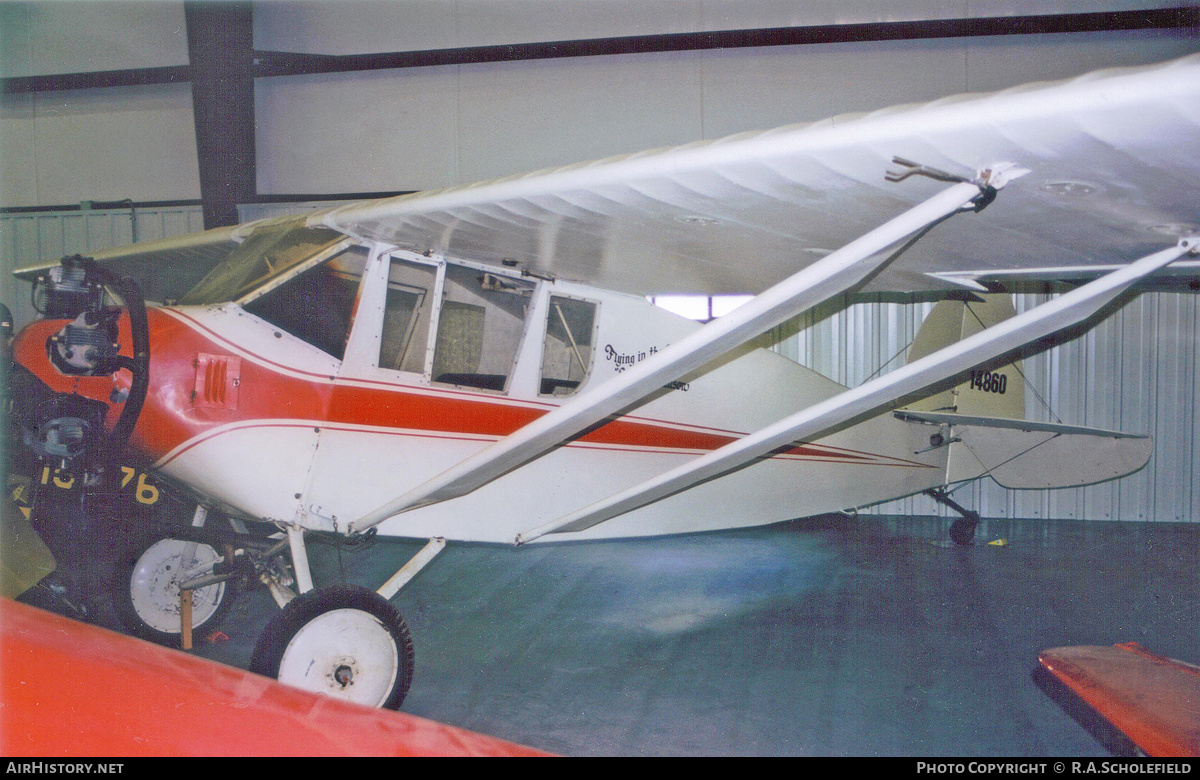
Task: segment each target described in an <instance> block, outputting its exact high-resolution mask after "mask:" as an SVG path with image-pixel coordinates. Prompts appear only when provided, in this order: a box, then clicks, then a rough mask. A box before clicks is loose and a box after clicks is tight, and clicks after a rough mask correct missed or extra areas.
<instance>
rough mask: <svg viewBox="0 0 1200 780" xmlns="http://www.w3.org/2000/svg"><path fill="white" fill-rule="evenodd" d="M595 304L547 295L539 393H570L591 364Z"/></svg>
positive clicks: (561, 394)
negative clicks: (547, 304)
mask: <svg viewBox="0 0 1200 780" xmlns="http://www.w3.org/2000/svg"><path fill="white" fill-rule="evenodd" d="M595 325H596V304H594V303H591V302H590V301H581V300H579V299H577V298H564V297H562V296H558V295H552V296H550V312H549V315H548V318H547V319H546V339H545V341H544V342H543V345H542V384H541V393H542V395H555V396H563V395H571V394H573V393H574V392H575V391H576V390H577V389H578V388H579V385H580V383H582V382H583V380H584V378H585V377H587V375H588V370H589V369H590V368H591V365H592V334H593V332H594V331H595Z"/></svg>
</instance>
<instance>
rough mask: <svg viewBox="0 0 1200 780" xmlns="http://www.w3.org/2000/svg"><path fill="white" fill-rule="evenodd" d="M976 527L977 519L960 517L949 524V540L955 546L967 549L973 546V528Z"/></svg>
mask: <svg viewBox="0 0 1200 780" xmlns="http://www.w3.org/2000/svg"><path fill="white" fill-rule="evenodd" d="M978 525H979V518H978V517H960V518H959V519H957V520H955V521H954V522H953V523H951V524H950V538H951V539H952V540H953V541H954V543H955V544H957V545H960V546H962V547H969V546H970V545H973V544H975V528H976V526H978Z"/></svg>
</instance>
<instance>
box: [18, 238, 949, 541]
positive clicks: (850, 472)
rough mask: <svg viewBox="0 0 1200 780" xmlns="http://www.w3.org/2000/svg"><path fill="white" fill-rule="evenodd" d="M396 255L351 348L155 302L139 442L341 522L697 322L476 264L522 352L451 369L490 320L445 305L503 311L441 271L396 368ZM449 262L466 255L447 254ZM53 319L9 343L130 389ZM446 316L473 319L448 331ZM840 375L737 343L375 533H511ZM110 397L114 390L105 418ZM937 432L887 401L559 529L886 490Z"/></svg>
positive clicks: (263, 513)
mask: <svg viewBox="0 0 1200 780" xmlns="http://www.w3.org/2000/svg"><path fill="white" fill-rule="evenodd" d="M396 262H398V261H397V260H396V259H395V258H390V259H389V257H387V256H386V255H385V254H382V253H377V252H376V253H372V254H371V259H370V261H369V262H366V263H365V264H364V270H363V281H362V283H361V288H360V291H359V292H358V295H357V299H356V300H355V303H354V310H353V318H352V326H350V327H349V328H348V333H347V334H346V336H345V340H344V349H343V350H342V356H341V359H340V360H339V359H337V358H336V357H334V356H333V355H331V354H329V352H328V351H327V350H326V349H322V348H319V347H318V346H315V345H314V344H313V343H311V342H313V341H315V340H317V338H316V337H313V336H312V335H311V334H308V335H306V336H305V338H301V337H298V336H296V335H294V334H293V333H291V332H288V330H287V329H285V328H283V327H280V326H279V325H277V324H275V323H272V322H269V321H267V320H266V319H264V318H263V317H260V316H257V315H256V314H253V313H251V311H249V310H248V309H252V308H254V307H253V306H243V305H239V304H238V303H221V304H212V305H199V306H171V307H162V308H153V309H151V310H150V312H149V326H150V339H151V370H150V375H151V383H150V390H149V394H148V397H147V399H146V402H145V404H144V407H143V410H142V412H141V415H140V417H139V420H138V424H137V426H136V428H135V429H134V433H133V436H132V438H131V445H132V446H133V447H134V448H136V449H137V450H138V451H140V452H141V453H142V454H143V455H145V456H146V457H147V458H148V460H149V461H151V462H152V463H153V465H154V467H155V468H156V469H158V470H160V471H161V472H162V473H164V474H166V475H167V476H169V477H171V478H174V479H177V480H179V481H181V482H183V483H185V484H186V485H188V486H189V487H190V488H192V489H193V490H195V491H196V492H198V493H199V494H201V495H202V496H204V497H206V498H207V499H208V500H209V501H211V502H212V503H214V504H217V505H219V506H221V507H223V508H224V509H226V510H227V511H231V512H234V513H236V514H237V515H240V516H243V517H246V518H249V519H254V520H266V521H279V522H287V523H292V522H294V523H298V524H300V525H301V526H303V527H306V528H312V529H318V530H326V531H345V530H346V529H347V526H348V525H349V524H350V523H351V522H352V521H353V520H355V519H356V518H358V517H361V516H362V515H364V514H366V513H368V512H370V511H371V510H373V509H375V508H376V507H378V506H380V505H381V504H384V503H385V502H387V501H389V500H390V499H392V498H393V497H395V496H397V495H399V494H401V493H403V492H404V491H406V490H407V489H409V488H411V487H414V486H416V485H418V484H420V483H422V482H424V481H425V480H427V479H429V478H432V477H434V476H436V475H438V474H439V473H441V472H442V471H444V470H446V469H448V468H450V467H451V466H453V465H455V464H456V463H458V462H460V461H461V460H462V459H464V458H466V457H468V456H469V455H471V454H473V453H475V452H477V451H479V450H480V449H481V448H483V447H486V446H487V445H488V444H490V443H492V442H494V441H497V440H498V439H500V438H502V437H504V436H506V435H508V434H510V433H512V432H514V431H516V430H517V429H519V428H520V427H521V426H523V425H525V424H526V423H528V422H530V421H532V420H534V419H536V418H537V417H539V416H541V415H542V414H545V413H546V412H547V411H549V410H550V409H552V408H554V407H555V406H557V405H559V404H562V403H569V402H570V400H571V398H572V397H573V396H574V395H575V394H578V393H583V392H586V390H587V389H588V388H589V387H592V386H594V385H595V384H597V383H600V382H603V381H605V380H606V379H608V378H611V377H613V376H616V375H617V374H618V373H619V372H621V371H624V370H626V369H628V368H629V367H630V366H632V365H635V364H636V363H638V362H641V361H643V360H646V359H649V358H650V357H652V356H653V355H654V354H655V353H656V352H657V351H658V350H661V349H662V348H664V347H665V346H667V345H668V344H670V343H672V341H674V340H677V339H679V338H681V337H682V336H683V335H685V334H686V333H688V332H690V331H691V330H692V329H694V328H697V327H700V326H699V325H698V324H697V323H695V322H692V321H690V320H686V319H684V318H681V317H678V316H676V315H674V314H671V313H669V312H667V311H665V310H663V309H660V308H657V307H655V306H653V305H651V304H650V303H649V302H647V301H645V300H644V299H641V298H637V297H634V296H628V295H623V294H619V293H613V292H608V291H603V290H597V289H595V288H590V287H585V286H582V285H575V284H571V283H567V282H562V281H538V282H536V283H534V282H530V281H528V280H521V279H520V278H519V277H518V276H517V275H515V274H514V275H513V277H512V280H511V281H512V284H513V285H515V287H513V288H506V287H505V285H507V284H509V282H508V280H507V278H506V277H504V275H503V274H500V275H496V274H495V273H494V272H493V271H489V272H488V273H487V274H484V275H482V276H481V275H480V274H478V273H476V271H475V270H474V269H466V271H465V275H464V277H463V278H465V279H469V280H470V285H474V283H475V279H476V278H479V279H481V280H482V284H483V285H484V289H487V290H490V291H491V293H492V295H493V297H496V296H497V295H501V296H503V295H510V296H514V298H513V300H514V301H516V302H517V303H518V304H519V305H516V306H514V307H510V308H515V309H517V310H519V311H520V314H521V316H520V317H519V318H518V319H519V320H520V321H519V322H515V324H510V325H508V326H504V327H500V329H501V330H504V328H505V327H507V328H508V330H510V331H512V333H513V334H515V335H514V336H513V337H512V339H511V341H513V342H514V347H513V349H515V356H514V357H513V358H512V359H511V363H509V362H506V361H507V358H505V359H503V360H501V361H500V362H499V363H497V364H496V365H498V366H500V368H492V369H490V371H491V372H492V373H488V372H478V371H476V372H468V371H457V370H449V371H446V370H442V369H446V368H450V369H455V368H461V367H462V366H463V365H466V363H462V360H463V358H461V357H459V358H455V359H457V360H458V361H459V363H460V365H454V364H453V363H454V360H455V359H452V357H445V355H447V354H449V353H450V352H451V351H452V350H457V351H458V352H459V353H463V352H469V353H471V357H470V365H471V367H475V366H476V365H478V364H481V363H486V360H487V358H486V354H484V356H483V357H480V354H481V353H486V351H487V350H488V349H489V348H491V347H492V346H494V345H491V344H489V343H488V342H487V341H486V339H488V338H490V335H485V336H480V337H478V338H475V341H474V342H472V339H473V338H474V337H472V336H471V334H470V333H469V330H470V327H469V325H468V324H456V323H455V322H454V321H452V320H451V317H450V315H451V313H454V312H455V311H457V312H458V314H456V315H455V316H459V318H460V319H463V322H464V323H465V322H466V319H465V318H464V317H465V316H466V315H462V314H461V312H467V315H470V316H475V315H476V314H478V316H479V317H481V318H483V317H490V316H492V315H491V314H490V313H484V314H479V311H476V310H475V309H472V308H471V306H470V305H468V304H466V303H462V304H457V306H453V305H452V304H453V303H454V300H453V299H454V298H455V296H454V294H452V293H451V292H449V291H448V285H447V287H446V288H443V289H442V290H441V298H442V301H441V310H440V311H438V310H437V309H438V307H436V306H429V308H432V309H434V310H435V311H434V312H432V316H433V317H434V318H435V319H434V323H435V324H434V325H428V326H427V327H426V331H427V333H428V334H429V335H428V336H427V338H428V343H429V347H428V349H427V350H425V347H424V345H423V344H420V345H418V346H419V347H420V349H410V350H409V351H410V352H411V353H412V354H414V355H416V358H415V359H414V360H410V361H408V364H407V365H404V366H402V368H408V369H414V368H415V369H417V370H400V369H399V368H398V369H392V368H388V367H387V366H386V363H385V359H386V355H387V353H388V350H387V347H386V342H387V336H386V333H387V329H388V327H394V325H395V322H394V320H395V319H396V317H392V320H389V316H391V315H389V314H388V312H389V309H388V306H389V305H391V304H389V303H387V302H386V300H385V299H387V295H388V292H387V290H389V289H391V290H393V291H394V290H397V289H401V287H402V286H403V285H400V284H399V283H398V282H394V281H393V282H388V279H396V278H398V277H397V274H396V270H395V263H396ZM389 263H391V264H392V266H391V267H392V271H391V272H390V273H391V276H390V277H389V275H388V274H389ZM445 267H446V266H445V264H443V266H440V267H439V268H438V273H439V274H443V275H444V274H445V271H444V270H442V269H443V268H445ZM449 268H451V269H452V270H451V272H450V273H451V274H452V275H453V274H454V273H458V271H455V270H454V269H456V268H457V266H454V265H453V264H450V265H449ZM461 270H463V269H459V271H461ZM373 282H375V283H373ZM438 284H439V286H441V285H442V284H443V282H442V281H439V283H438ZM489 285H490V287H489ZM502 288H503V289H502ZM405 289H407V288H405ZM497 290H501V292H499V293H497V292H496V291H497ZM430 297H431V298H434V299H435V300H436V298H435V297H434V296H430ZM388 300H390V299H388ZM422 300H424V299H422ZM500 300H501V303H504V302H505V300H504V299H503V298H501V299H500ZM447 302H450V303H447ZM428 303H429V304H432V301H429V302H428ZM568 307H574V308H573V309H569V308H568ZM418 308H419V307H418ZM482 308H483V307H482V306H480V307H479V309H480V310H482ZM407 311H408V310H405V312H406V313H405V315H404V316H410V315H409V314H408V313H407ZM439 315H440V326H438V325H437V323H438V322H439V320H438V318H439ZM272 316H273V315H272ZM411 316H412V318H413V319H414V320H416V318H417V315H416V314H413V315H411ZM276 319H278V318H276ZM572 319H573V320H574V327H572ZM123 322H124V321H123ZM389 322H390V323H391V325H389ZM62 325H63V322H62V321H55V320H44V321H41V322H38V323H35V324H34V325H32V326H30V327H29V328H27V329H26V330H25V331H24V332H23V333H22V334H21V335H20V336H19V338H18V339H17V341H16V343H15V357H16V359H17V361H18V362H19V363H20V364H22V365H23V366H25V368H27V369H29V370H31V371H33V372H34V373H35V374H36V375H38V376H39V377H40V378H41V379H42V381H43V382H45V383H46V384H47V385H49V386H50V387H51V389H53V390H55V391H57V392H63V393H78V394H81V395H84V396H87V397H91V398H95V399H97V400H103V401H109V400H111V398H112V397H113V385H114V383H115V384H116V385H118V386H119V387H118V390H119V389H120V388H121V387H127V386H128V379H127V377H126V375H125V374H124V372H121V373H118V374H117V375H116V377H117V378H116V379H110V378H108V377H94V378H92V377H87V378H79V377H69V376H65V375H63V374H60V373H59V372H58V371H57V370H56V369H55V368H54V366H53V365H51V364H50V362H49V361H48V360H47V358H46V347H45V344H46V340H47V338H48V337H49V336H51V335H52V334H53V333H54V332H56V331H57V330H58V329H60V328H61V327H62ZM122 327H123V328H124V327H126V326H125V325H124V324H123V326H122ZM455 327H459V328H460V329H462V330H463V333H464V334H465V335H458V336H456V335H454V333H453V329H454V328H455ZM492 327H493V324H492V323H490V322H489V323H488V328H492ZM589 328H590V332H584V331H586V330H588V329H589ZM381 331H383V332H384V334H385V335H384V338H383V341H384V342H385V346H384V347H383V348H382V350H381V347H380V341H381V336H380V333H381ZM435 331H436V337H435V336H434V335H433V333H434V332H435ZM574 331H580V332H574ZM447 333H450V335H447ZM302 335H304V334H302ZM419 335H420V334H418V336H419ZM556 336H557V338H556ZM122 338H124V336H123V337H122ZM406 338H407V339H408V341H412V340H413V339H414V336H413V334H412V333H409V334H408V335H407V336H406ZM455 339H457V341H455ZM559 342H561V343H559ZM464 345H465V346H464ZM422 350H425V351H426V352H427V353H428V354H425V355H423V356H422V355H421V351H422ZM397 361H398V362H397V363H396V365H398V366H399V365H400V363H401V362H403V361H400V358H399V357H398V358H397ZM381 364H383V365H381ZM842 389H844V388H842V387H841V386H840V385H838V384H836V383H835V382H832V381H831V380H829V379H827V378H825V377H822V376H820V375H819V374H816V373H815V372H813V371H810V370H808V369H806V368H804V367H802V366H800V365H798V364H796V363H794V362H792V361H790V360H788V359H786V358H784V357H782V356H780V355H778V354H775V353H772V352H769V351H767V350H763V349H754V348H746V349H742V350H740V351H738V352H737V353H735V354H734V355H731V356H727V357H726V358H724V359H722V360H720V361H717V362H716V363H714V364H712V365H710V366H706V367H705V368H704V369H702V370H700V371H698V372H695V374H694V375H692V376H687V377H683V378H682V379H681V380H680V381H678V382H672V383H670V384H669V385H668V386H667V387H664V388H663V390H662V391H661V392H660V393H659V394H658V395H657V396H656V397H654V398H652V399H651V400H649V401H648V402H647V403H645V404H642V405H640V406H639V407H637V408H635V409H632V410H629V411H628V413H626V414H624V415H623V416H620V417H618V418H616V419H613V420H611V421H609V422H607V423H605V424H602V425H600V426H597V427H594V428H592V429H591V430H589V431H587V432H586V433H584V434H583V435H581V436H579V437H577V438H575V439H573V440H571V441H569V442H567V443H565V444H564V445H563V446H561V447H558V448H557V449H556V450H554V451H553V452H551V453H549V454H547V455H546V456H544V457H542V458H540V459H538V460H535V461H533V462H532V463H529V464H527V465H523V466H522V467H520V468H518V469H516V470H514V471H513V472H511V473H509V474H507V475H506V476H503V477H501V478H499V479H497V480H495V481H493V482H491V483H490V484H488V485H485V486H484V487H483V488H480V489H479V490H477V491H475V492H474V493H472V494H470V495H467V496H463V497H461V498H457V499H454V500H450V501H446V502H442V503H439V504H433V505H431V506H426V507H422V508H419V509H414V510H411V511H408V512H405V513H403V514H400V515H397V516H395V517H393V518H391V519H390V520H387V521H385V522H384V523H383V524H382V525H381V526H380V527H379V531H380V533H382V534H385V535H395V536H404V537H414V538H428V537H432V536H441V537H445V538H448V539H461V540H468V541H480V542H511V541H512V540H513V539H514V538H515V537H516V536H517V535H518V534H520V533H521V532H523V531H527V530H529V529H530V528H532V527H535V526H537V525H539V524H541V523H544V522H549V521H552V520H554V519H556V518H557V517H560V516H562V515H564V514H566V513H568V512H571V511H574V510H577V509H579V508H581V507H584V506H587V505H588V504H590V503H592V502H593V501H597V500H600V499H602V498H605V497H606V496H608V495H610V494H612V493H614V492H616V491H619V490H621V489H624V488H626V487H629V486H630V485H633V484H637V483H638V482H640V481H642V480H644V479H646V478H647V477H650V476H653V475H655V474H658V473H661V472H663V471H666V470H667V469H669V468H672V467H674V466H676V465H678V464H680V463H682V462H684V461H686V460H688V459H691V458H694V457H696V456H698V455H702V454H704V453H706V452H709V451H711V450H713V449H716V448H718V447H720V446H722V445H724V444H727V443H729V442H730V441H733V440H734V439H736V438H738V437H740V436H743V435H745V434H746V433H747V432H750V431H754V430H756V429H758V428H761V427H763V426H765V425H767V424H770V423H771V422H773V421H775V420H777V419H779V418H781V417H783V416H785V415H786V414H789V413H791V412H793V411H795V410H797V409H800V408H804V407H806V406H808V405H810V404H812V403H815V402H818V401H821V400H824V399H825V398H828V397H830V396H832V395H835V394H836V393H838V392H839V391H841V390H842ZM119 407H120V404H114V405H113V408H112V410H111V412H110V421H109V422H110V424H111V422H112V419H113V418H114V417H115V415H116V414H117V412H118V411H119ZM927 448H928V440H927V431H926V430H925V429H924V428H923V427H922V426H913V425H911V424H907V423H903V422H900V421H898V420H896V419H894V418H893V417H892V416H891V415H890V414H888V415H882V416H879V417H875V418H872V419H870V420H868V421H866V422H863V423H860V424H857V425H855V426H853V427H850V428H846V429H844V430H842V431H840V432H838V433H835V434H834V435H832V436H829V437H827V438H824V439H822V440H820V441H817V442H812V443H804V444H796V445H794V446H791V447H789V448H786V449H784V450H781V451H777V452H776V453H774V454H773V456H772V457H770V458H767V459H763V460H760V461H759V462H756V463H754V464H753V465H751V466H748V467H746V468H742V469H740V470H737V471H735V472H733V473H731V474H728V475H726V476H723V477H721V478H719V479H716V480H712V481H709V482H707V483H705V484H702V485H699V486H697V487H695V488H693V489H691V490H688V491H685V492H683V493H680V494H677V495H675V496H672V497H670V498H667V499H665V500H662V501H659V502H657V503H655V504H652V505H650V506H647V507H644V508H642V509H639V510H636V511H634V512H630V513H628V514H627V515H625V516H622V517H619V518H616V519H614V520H612V521H609V522H606V523H603V524H600V525H598V526H596V527H594V528H592V529H589V530H587V531H584V532H578V533H569V534H561V535H557V536H554V537H549V538H552V539H559V540H566V539H571V538H604V537H626V536H645V535H659V534H670V533H682V532H691V531H703V530H713V529H719V528H732V527H742V526H751V525H760V524H766V523H772V522H777V521H781V520H787V519H791V518H795V517H803V516H810V515H815V514H820V513H824V512H829V511H836V510H841V509H846V508H851V507H858V506H863V505H867V504H871V503H876V502H878V501H882V500H886V499H889V498H895V497H899V496H904V495H909V494H912V493H915V492H919V491H921V490H925V489H928V488H930V487H933V486H936V485H940V484H942V483H943V482H944V477H945V473H946V468H945V466H946V464H945V449H944V448H943V449H937V450H933V451H929V452H923V453H921V454H915V453H916V452H917V451H918V450H924V449H927Z"/></svg>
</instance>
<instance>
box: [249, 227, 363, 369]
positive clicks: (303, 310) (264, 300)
mask: <svg viewBox="0 0 1200 780" xmlns="http://www.w3.org/2000/svg"><path fill="white" fill-rule="evenodd" d="M366 264H367V250H366V249H365V248H363V247H360V246H353V247H350V248H348V249H346V250H343V251H342V252H339V253H338V254H336V255H334V256H333V257H331V258H329V259H328V260H326V261H325V262H324V263H321V264H320V265H317V266H313V267H312V268H310V269H308V270H307V271H305V272H304V273H302V274H299V275H298V276H295V277H293V278H291V279H289V280H287V281H286V282H284V283H283V284H281V285H280V286H278V287H276V288H275V289H274V290H271V291H270V292H267V293H265V294H263V295H262V296H260V297H258V298H255V299H254V300H253V301H250V302H249V303H247V304H245V309H246V311H248V312H250V313H251V314H254V315H257V316H259V317H262V318H263V319H264V320H266V321H267V322H269V323H271V324H272V325H274V326H276V327H278V328H280V329H282V330H285V331H287V332H288V333H290V334H292V335H293V336H295V337H297V338H299V339H303V340H304V341H307V342H308V343H309V344H312V345H313V346H314V347H317V348H318V349H320V350H323V351H325V352H328V353H329V354H330V355H333V356H334V357H335V358H337V359H338V360H341V359H342V356H343V355H344V353H345V351H346V338H347V336H349V335H350V323H351V322H352V321H353V319H354V306H355V302H356V301H357V299H358V285H359V282H360V281H362V275H363V270H364V269H365V268H366Z"/></svg>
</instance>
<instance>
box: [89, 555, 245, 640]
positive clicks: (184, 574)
mask: <svg viewBox="0 0 1200 780" xmlns="http://www.w3.org/2000/svg"><path fill="white" fill-rule="evenodd" d="M220 557H221V555H220V553H218V552H217V551H216V549H214V548H213V547H212V546H211V545H207V544H204V543H203V542H189V541H186V540H183V539H169V538H168V539H159V540H153V539H152V540H150V541H149V542H145V543H142V544H139V545H135V546H134V547H132V548H131V549H130V550H129V551H127V552H126V553H125V555H124V556H122V558H121V559H120V560H119V561H118V562H117V567H116V569H115V571H114V575H113V578H114V579H113V587H112V590H113V606H114V608H115V610H116V613H117V616H118V617H120V619H121V622H122V623H123V624H124V625H125V627H126V628H128V629H129V630H130V631H131V632H132V633H134V634H135V635H137V636H140V637H142V638H143V639H149V640H150V641H152V642H157V643H159V644H164V645H178V644H179V639H180V635H181V634H182V631H183V629H182V625H181V623H180V602H179V584H180V583H182V582H186V581H187V580H189V579H192V578H194V577H197V576H199V575H201V574H207V573H209V572H210V571H212V566H213V563H214V562H216V561H217V560H218V559H219V558H220ZM232 605H233V588H232V586H231V584H230V583H227V582H219V583H217V584H215V585H208V586H205V587H203V588H197V589H196V590H193V591H192V629H193V630H199V629H202V628H203V629H206V630H212V629H215V628H217V626H218V625H220V623H221V621H222V620H224V619H225V616H226V615H227V614H228V613H229V608H230V607H231V606H232Z"/></svg>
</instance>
